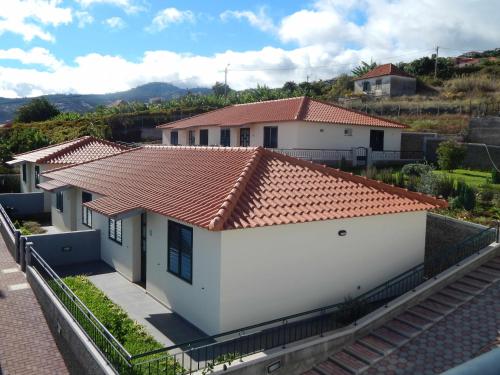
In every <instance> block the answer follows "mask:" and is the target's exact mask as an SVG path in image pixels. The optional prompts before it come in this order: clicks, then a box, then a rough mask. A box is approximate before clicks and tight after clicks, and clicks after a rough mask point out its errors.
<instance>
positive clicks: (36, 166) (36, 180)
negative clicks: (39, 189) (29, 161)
mask: <svg viewBox="0 0 500 375" xmlns="http://www.w3.org/2000/svg"><path fill="white" fill-rule="evenodd" d="M39 183H40V166H39V165H35V186H36V185H38V184H39Z"/></svg>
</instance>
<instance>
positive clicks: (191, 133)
mask: <svg viewBox="0 0 500 375" xmlns="http://www.w3.org/2000/svg"><path fill="white" fill-rule="evenodd" d="M188 144H189V145H190V146H194V145H195V144H196V137H195V135H194V130H190V131H189V132H188Z"/></svg>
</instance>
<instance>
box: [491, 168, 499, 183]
mask: <svg viewBox="0 0 500 375" xmlns="http://www.w3.org/2000/svg"><path fill="white" fill-rule="evenodd" d="M491 183H492V184H500V172H499V171H497V170H496V169H495V168H493V169H492V170H491Z"/></svg>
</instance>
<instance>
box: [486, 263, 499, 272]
mask: <svg viewBox="0 0 500 375" xmlns="http://www.w3.org/2000/svg"><path fill="white" fill-rule="evenodd" d="M483 267H488V268H491V269H493V270H495V271H500V263H497V262H491V261H490V262H488V263H485V264H483Z"/></svg>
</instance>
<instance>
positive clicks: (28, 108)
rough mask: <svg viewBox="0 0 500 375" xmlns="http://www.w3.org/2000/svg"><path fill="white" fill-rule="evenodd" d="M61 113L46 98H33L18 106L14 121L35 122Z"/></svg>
mask: <svg viewBox="0 0 500 375" xmlns="http://www.w3.org/2000/svg"><path fill="white" fill-rule="evenodd" d="M59 113H61V112H60V111H59V110H58V109H57V107H56V106H54V105H53V104H52V103H50V102H49V101H48V100H47V98H44V97H41V98H35V99H32V100H30V101H29V102H28V103H26V104H24V105H22V106H21V107H19V108H18V109H17V111H16V119H15V121H16V122H24V123H28V122H35V121H45V120H49V119H51V118H53V117H55V116H57V115H58V114H59Z"/></svg>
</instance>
